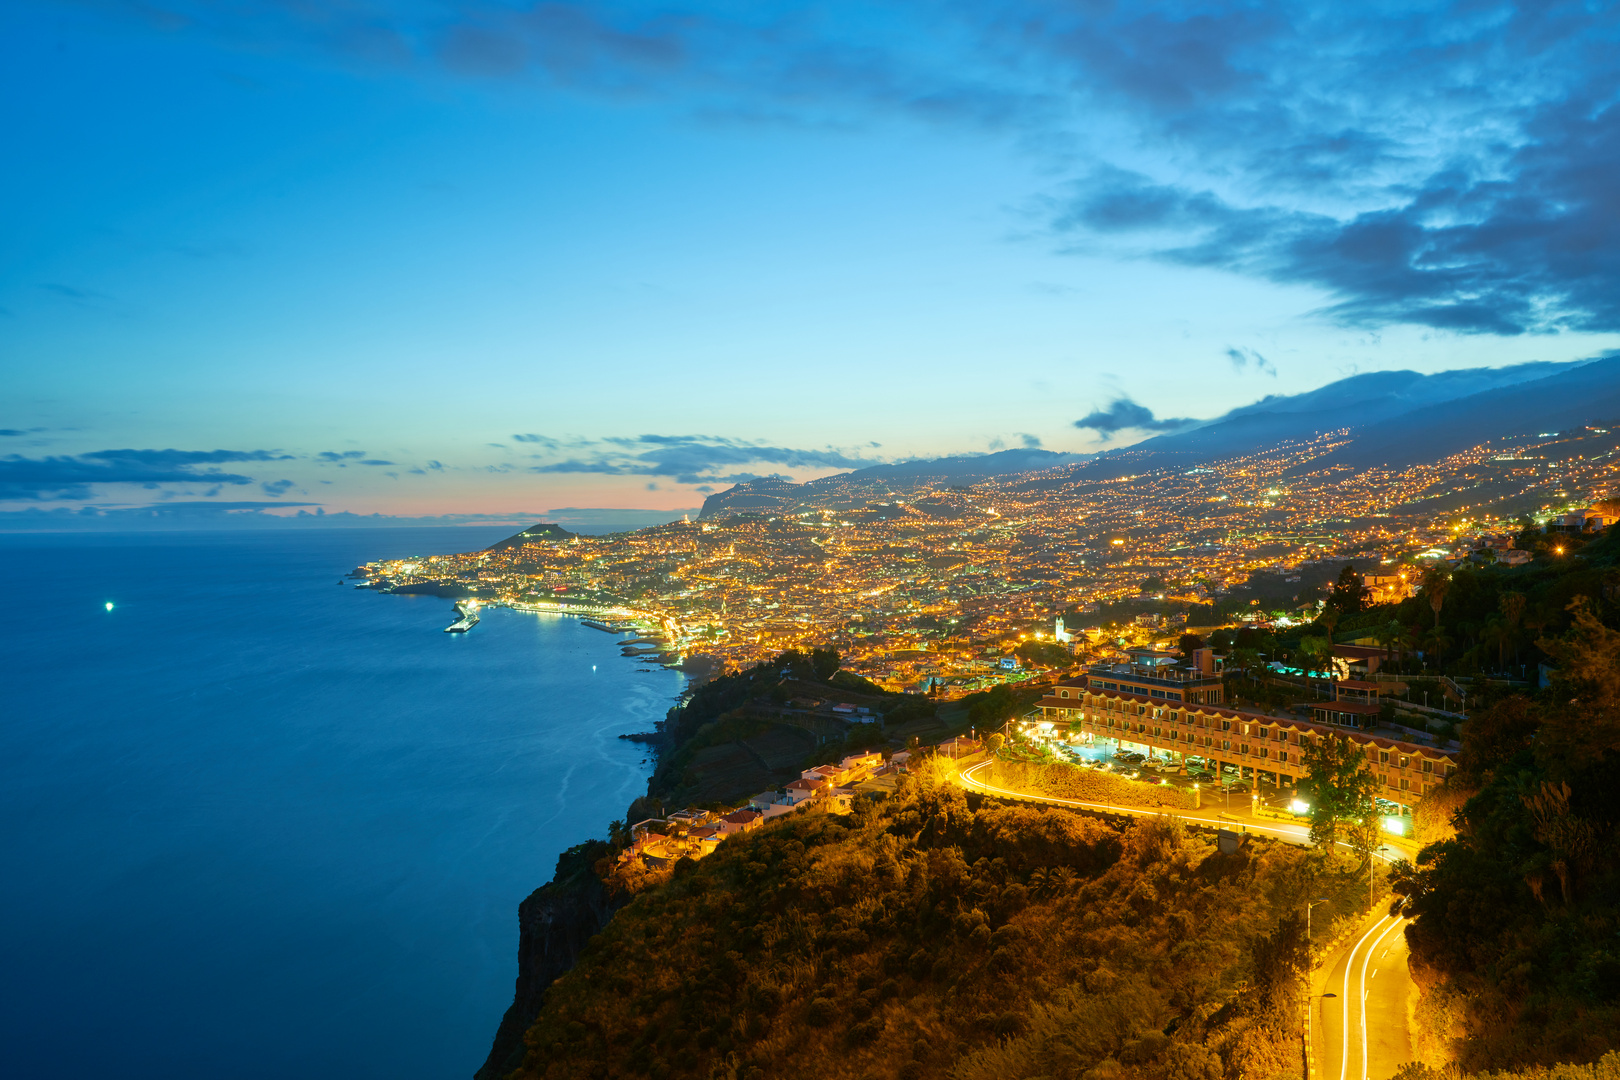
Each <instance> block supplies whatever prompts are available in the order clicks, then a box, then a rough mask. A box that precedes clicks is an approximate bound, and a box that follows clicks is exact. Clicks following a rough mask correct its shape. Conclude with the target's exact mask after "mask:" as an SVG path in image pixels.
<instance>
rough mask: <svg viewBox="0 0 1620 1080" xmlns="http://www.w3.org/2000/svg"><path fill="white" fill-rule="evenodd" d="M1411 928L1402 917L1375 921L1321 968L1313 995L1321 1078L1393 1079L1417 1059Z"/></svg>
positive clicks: (1317, 1071) (1353, 937)
mask: <svg viewBox="0 0 1620 1080" xmlns="http://www.w3.org/2000/svg"><path fill="white" fill-rule="evenodd" d="M1405 929H1406V920H1405V919H1402V918H1397V917H1395V916H1392V915H1381V916H1378V917H1377V918H1369V919H1368V920H1367V921H1366V922H1364V923H1362V924H1361V926H1358V927H1357V928H1356V931H1355V933H1353V934H1351V935H1350V938H1349V940H1348V942H1347V943H1346V944H1347V946H1348V947H1347V948H1344V949H1341V950H1340V951H1339V953H1338V954H1337V955H1336V956H1335V957H1334V958H1333V960H1332V962H1331V963H1330V964H1329V965H1327V966H1326V967H1325V968H1321V969H1318V974H1317V976H1316V978H1315V979H1314V980H1313V983H1314V985H1313V990H1314V991H1315V992H1314V993H1313V994H1312V1007H1313V1010H1314V1016H1313V1017H1312V1019H1313V1021H1314V1025H1313V1026H1314V1029H1315V1030H1316V1032H1317V1033H1318V1034H1317V1042H1316V1046H1317V1060H1316V1070H1315V1075H1316V1076H1318V1077H1322V1078H1323V1080H1334V1078H1335V1077H1337V1078H1338V1080H1389V1077H1391V1076H1393V1075H1395V1070H1396V1069H1398V1068H1400V1067H1401V1066H1402V1065H1403V1064H1405V1063H1406V1062H1408V1061H1411V1060H1412V1045H1411V1040H1410V1038H1409V1037H1408V1033H1407V1026H1406V1000H1407V996H1408V994H1409V993H1410V992H1411V988H1412V977H1411V974H1410V973H1409V972H1408V970H1407V966H1406V934H1405V933H1404V931H1405ZM1329 995H1332V996H1329Z"/></svg>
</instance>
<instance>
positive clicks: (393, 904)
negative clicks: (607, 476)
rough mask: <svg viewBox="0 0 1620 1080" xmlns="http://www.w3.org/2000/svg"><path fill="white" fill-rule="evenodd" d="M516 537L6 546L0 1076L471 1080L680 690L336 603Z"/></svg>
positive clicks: (581, 644) (527, 638) (370, 533)
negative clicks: (535, 902)
mask: <svg viewBox="0 0 1620 1080" xmlns="http://www.w3.org/2000/svg"><path fill="white" fill-rule="evenodd" d="M510 531H511V530H509V529H465V528H458V529H376V530H370V529H368V530H344V531H337V530H334V531H329V532H315V531H309V532H299V531H293V530H286V531H276V532H267V533H251V534H212V535H203V534H189V535H175V534H166V535H164V534H159V535H152V534H146V535H87V536H80V535H53V536H39V535H27V536H0V556H3V558H4V566H5V567H6V570H7V571H8V575H7V576H8V578H9V579H10V581H11V586H10V587H9V588H8V589H7V590H6V592H7V595H8V596H10V597H11V601H10V603H9V604H8V605H7V606H8V611H7V612H6V616H5V619H4V622H3V624H0V625H3V627H4V629H3V630H0V649H3V657H4V662H3V664H0V858H3V860H4V862H3V872H0V973H3V975H0V1075H3V1076H6V1077H17V1078H19V1080H23V1078H33V1077H68V1078H76V1077H91V1076H102V1075H109V1074H110V1075H116V1076H119V1077H123V1078H126V1080H127V1078H145V1077H152V1078H159V1077H161V1078H164V1080H189V1078H197V1080H202V1078H205V1077H206V1078H209V1080H218V1078H220V1077H229V1078H232V1080H244V1078H258V1077H265V1078H272V1077H273V1078H276V1080H286V1078H290V1077H299V1078H302V1080H318V1078H324V1077H332V1078H337V1077H343V1078H346V1080H354V1078H369V1077H378V1078H381V1077H388V1078H390V1080H416V1078H421V1080H427V1078H430V1077H431V1078H434V1080H443V1078H447V1077H448V1078H454V1077H463V1078H465V1077H470V1076H471V1074H472V1073H473V1071H474V1070H475V1069H477V1068H478V1066H479V1065H481V1064H482V1063H483V1059H484V1056H485V1054H486V1053H487V1052H488V1050H489V1044H490V1041H491V1039H492V1037H493V1036H494V1034H495V1028H496V1025H497V1024H498V1022H499V1021H500V1018H501V1014H502V1012H503V1011H504V1010H505V1008H506V1006H507V1005H508V1004H509V1003H510V1000H511V994H512V985H513V980H514V978H515V977H516V974H517V960H516V956H517V905H518V903H519V901H521V900H522V899H523V898H524V897H525V896H527V895H528V893H529V892H530V891H531V890H533V889H534V888H536V887H537V886H539V885H541V884H543V883H544V882H545V881H547V880H548V879H549V878H550V877H551V873H552V870H553V868H554V866H555V864H556V858H557V855H558V853H559V852H560V851H562V850H563V849H564V848H566V847H567V846H569V845H571V844H575V843H578V842H579V841H581V840H584V839H586V838H588V837H591V836H605V835H606V828H607V824H608V822H609V820H611V819H613V818H616V817H622V816H623V815H624V812H625V810H626V808H627V806H628V804H629V803H630V801H631V800H632V799H633V798H635V797H636V796H637V795H639V794H642V793H644V792H645V790H646V778H647V776H648V774H649V771H650V768H651V766H650V764H649V763H648V762H647V760H646V757H647V755H646V752H645V750H644V748H643V747H641V746H640V745H639V744H636V743H632V742H629V741H626V740H621V739H618V738H616V736H617V735H619V734H620V733H624V732H632V731H644V730H648V729H650V728H651V726H652V724H653V723H654V722H655V721H656V720H658V719H660V718H661V717H662V716H663V714H664V712H665V710H666V709H668V707H669V706H670V704H671V703H672V702H673V700H674V698H675V697H676V695H678V694H679V693H680V691H681V690H682V688H683V686H684V681H683V678H682V676H681V675H679V674H678V673H675V672H669V671H664V670H656V671H652V672H646V671H642V670H639V669H638V667H637V665H636V664H635V663H633V662H632V661H629V660H626V659H624V658H622V657H621V656H620V655H619V651H618V647H617V645H616V641H615V639H614V638H613V637H611V636H609V635H608V634H605V633H602V632H600V631H597V630H593V629H590V628H587V627H584V626H581V625H580V624H579V623H577V622H576V621H575V620H573V619H571V618H569V617H566V616H556V615H534V614H525V613H519V612H513V611H506V610H491V611H487V612H486V613H485V615H484V619H483V621H482V622H481V623H480V624H479V625H478V626H477V627H476V628H474V629H473V630H472V632H470V633H468V634H465V635H459V634H446V633H443V632H442V630H443V628H444V626H446V625H447V624H448V623H449V622H450V620H451V619H452V617H453V615H452V611H451V602H450V601H448V600H444V599H439V598H435V597H425V596H387V595H381V594H377V593H372V592H369V591H357V590H355V589H354V588H352V587H350V586H348V585H343V586H340V585H339V584H338V578H339V577H340V576H341V575H342V574H344V573H346V572H347V571H349V570H350V569H352V568H353V567H354V566H356V565H357V564H358V563H360V562H363V561H366V560H368V559H371V558H376V557H388V556H405V555H414V554H431V553H435V552H442V551H465V550H473V549H476V548H479V547H483V546H486V545H488V544H489V543H492V542H494V541H495V540H498V539H500V538H501V537H502V536H504V535H506V534H508V533H509V532H510ZM109 602H110V603H112V605H113V608H112V610H110V611H109V610H107V608H106V606H105V605H106V604H107V603H109Z"/></svg>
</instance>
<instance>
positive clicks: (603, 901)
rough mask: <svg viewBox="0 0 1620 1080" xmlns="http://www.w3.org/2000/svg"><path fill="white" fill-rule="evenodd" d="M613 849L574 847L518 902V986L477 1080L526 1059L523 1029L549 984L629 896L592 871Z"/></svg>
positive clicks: (494, 1079) (595, 843) (489, 1079)
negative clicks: (612, 891) (617, 894)
mask: <svg viewBox="0 0 1620 1080" xmlns="http://www.w3.org/2000/svg"><path fill="white" fill-rule="evenodd" d="M608 851H609V848H608V846H607V845H606V844H605V843H603V842H602V841H600V840H591V841H587V842H586V843H583V844H577V845H575V846H574V847H571V848H569V849H568V850H567V851H565V852H563V853H562V855H561V856H559V857H558V859H557V872H556V874H555V875H553V877H552V879H551V881H549V882H548V883H546V884H545V885H542V886H541V887H540V888H538V889H536V890H535V891H534V892H532V893H530V894H529V897H528V899H526V900H524V901H523V903H521V904H519V905H518V976H517V989H516V992H515V993H514V994H513V995H512V1005H511V1007H510V1008H508V1009H507V1010H506V1015H505V1016H503V1017H502V1018H501V1026H500V1027H499V1028H498V1029H497V1030H496V1032H495V1045H494V1046H493V1047H492V1048H491V1049H490V1052H489V1059H488V1060H487V1061H485V1062H484V1065H483V1068H481V1069H479V1070H478V1072H477V1073H475V1074H474V1080H498V1078H500V1077H503V1076H505V1075H506V1074H507V1073H509V1072H511V1071H512V1070H513V1069H515V1068H517V1067H518V1066H519V1065H521V1064H522V1063H523V1053H524V1045H523V1033H524V1032H525V1031H527V1030H528V1028H529V1025H531V1024H533V1023H534V1020H535V1017H537V1016H538V1015H539V1014H540V1004H541V1001H542V999H543V998H544V996H545V992H546V988H547V987H549V986H550V985H551V984H552V982H554V981H555V980H556V979H557V978H558V976H560V975H562V974H563V973H564V972H566V971H568V970H569V969H570V968H572V967H573V966H574V964H575V962H576V961H577V960H578V959H579V954H580V952H581V951H582V950H583V949H584V948H585V943H586V942H588V941H590V939H591V937H592V936H593V935H594V934H596V933H597V932H598V931H600V930H601V929H602V928H603V927H604V926H606V925H607V924H608V920H609V919H611V918H612V917H613V913H614V912H615V911H617V910H618V909H619V907H621V906H622V905H623V902H624V899H625V898H622V897H621V898H614V897H610V896H609V895H608V893H607V890H606V889H604V888H603V887H602V882H601V880H600V879H599V878H598V877H597V876H596V873H595V871H594V870H593V869H592V867H593V864H594V863H595V862H596V860H597V859H600V858H601V857H602V856H604V855H606V854H608Z"/></svg>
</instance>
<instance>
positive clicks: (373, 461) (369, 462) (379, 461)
mask: <svg viewBox="0 0 1620 1080" xmlns="http://www.w3.org/2000/svg"><path fill="white" fill-rule="evenodd" d="M360 464H362V465H392V464H393V462H392V461H383V460H382V459H380V458H367V459H366V460H364V461H362V462H361V463H360Z"/></svg>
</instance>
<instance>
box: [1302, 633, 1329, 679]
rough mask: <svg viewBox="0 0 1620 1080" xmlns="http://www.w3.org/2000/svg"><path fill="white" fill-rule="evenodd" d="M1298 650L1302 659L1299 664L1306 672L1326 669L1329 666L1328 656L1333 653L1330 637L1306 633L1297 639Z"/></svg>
mask: <svg viewBox="0 0 1620 1080" xmlns="http://www.w3.org/2000/svg"><path fill="white" fill-rule="evenodd" d="M1299 652H1300V657H1301V659H1303V660H1304V663H1302V664H1301V665H1300V666H1301V667H1303V668H1304V669H1305V671H1306V672H1307V673H1309V672H1312V671H1326V670H1327V669H1328V668H1329V667H1330V666H1331V661H1330V659H1329V658H1330V657H1331V656H1332V655H1333V643H1332V639H1330V638H1323V637H1311V636H1309V635H1307V636H1305V637H1302V638H1300V639H1299Z"/></svg>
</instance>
